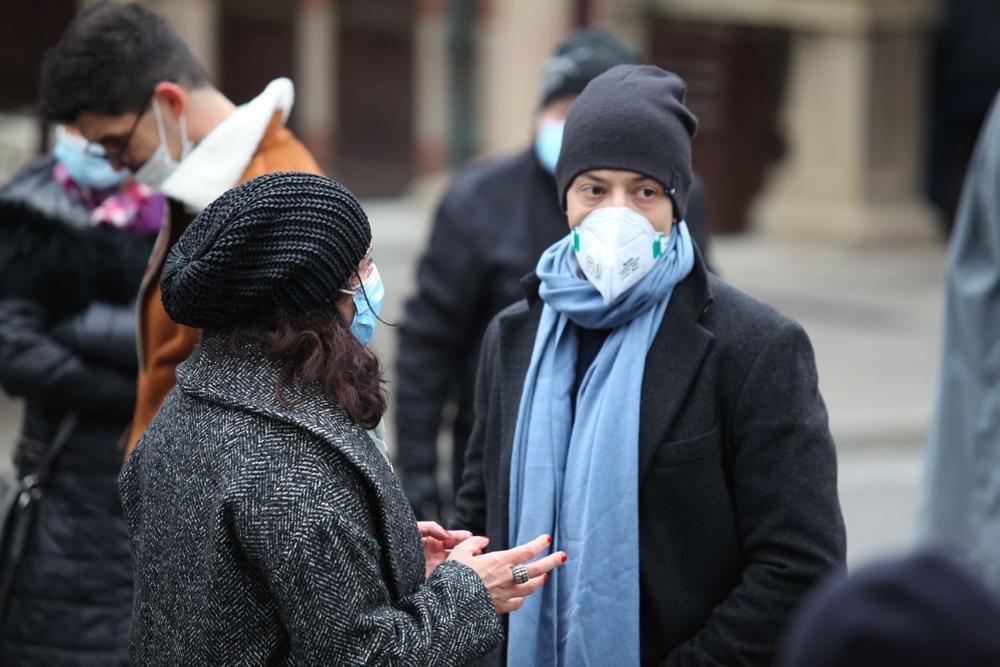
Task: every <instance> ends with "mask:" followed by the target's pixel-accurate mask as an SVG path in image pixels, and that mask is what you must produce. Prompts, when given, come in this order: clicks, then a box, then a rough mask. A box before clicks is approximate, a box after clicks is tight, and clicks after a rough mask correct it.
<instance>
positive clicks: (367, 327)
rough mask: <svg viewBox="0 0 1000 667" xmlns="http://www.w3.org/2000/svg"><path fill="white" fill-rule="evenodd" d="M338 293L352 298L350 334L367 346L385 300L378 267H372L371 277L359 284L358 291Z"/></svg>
mask: <svg viewBox="0 0 1000 667" xmlns="http://www.w3.org/2000/svg"><path fill="white" fill-rule="evenodd" d="M340 291H341V292H343V293H345V294H350V295H351V296H353V297H354V321H352V322H351V333H352V334H354V336H355V337H356V338H357V339H358V340H359V341H361V344H362V345H367V344H368V343H370V342H371V340H372V336H374V335H375V325H376V324H378V314H379V312H381V310H382V301H383V299H385V287H384V286H383V285H382V276H380V275H379V273H378V267H377V266H373V267H372V273H371V275H370V276H368V277H367V278H366V279H365V281H364V282H363V283H361V287H359V288H358V289H354V290H346V289H344V290H340Z"/></svg>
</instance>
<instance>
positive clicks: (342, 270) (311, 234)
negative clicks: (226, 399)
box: [160, 172, 372, 329]
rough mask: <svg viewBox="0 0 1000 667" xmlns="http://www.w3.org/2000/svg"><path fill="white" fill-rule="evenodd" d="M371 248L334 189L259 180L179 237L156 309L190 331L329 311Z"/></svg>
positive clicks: (309, 178) (308, 182)
mask: <svg viewBox="0 0 1000 667" xmlns="http://www.w3.org/2000/svg"><path fill="white" fill-rule="evenodd" d="M371 241H372V234H371V228H370V227H369V225H368V218H367V217H366V216H365V212H364V211H363V210H361V206H360V204H358V200H357V199H355V197H354V195H353V194H351V192H350V191H349V190H348V189H347V188H345V187H344V186H343V185H341V184H340V183H337V182H336V181H332V180H330V179H329V178H326V177H324V176H316V175H313V174H304V173H294V172H279V173H274V174H266V175H264V176H260V177H258V178H255V179H253V180H252V181H249V182H247V183H245V184H243V185H241V186H239V187H237V188H233V189H232V190H229V191H227V192H225V193H224V194H223V195H222V196H220V197H219V198H218V199H216V200H215V201H214V202H212V203H211V204H210V205H209V206H208V208H206V209H205V210H204V211H202V212H201V214H199V215H198V217H197V218H195V219H194V221H193V222H192V223H191V225H190V226H189V227H188V228H187V230H186V231H185V232H184V233H183V234H182V235H181V237H180V239H178V241H177V243H176V244H175V245H174V247H173V249H172V250H171V251H170V254H169V255H168V256H167V260H166V263H165V264H164V266H163V273H162V276H161V278H160V291H161V293H162V297H163V307H164V308H165V309H166V311H167V314H168V315H170V317H171V318H172V319H173V320H174V321H175V322H179V323H180V324H185V325H187V326H190V327H194V328H197V329H205V328H214V327H223V326H228V325H232V324H238V323H243V322H250V321H253V320H255V319H259V318H260V317H261V316H262V315H267V314H271V313H275V312H278V311H281V312H293V313H313V312H322V311H330V310H332V309H333V308H334V307H335V304H336V302H337V301H338V300H339V299H341V298H342V296H343V295H342V293H341V292H339V291H338V290H339V289H341V288H343V287H345V286H346V285H347V284H348V281H349V279H350V277H351V276H352V275H354V273H355V271H357V268H358V264H360V262H361V260H362V259H363V258H364V256H365V253H366V252H367V251H368V248H369V247H370V246H371Z"/></svg>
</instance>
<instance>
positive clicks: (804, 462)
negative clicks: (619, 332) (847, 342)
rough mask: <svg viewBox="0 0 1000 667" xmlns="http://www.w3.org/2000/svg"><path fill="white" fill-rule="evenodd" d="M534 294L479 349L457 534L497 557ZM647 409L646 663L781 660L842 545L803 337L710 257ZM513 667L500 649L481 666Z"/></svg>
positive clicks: (822, 421) (833, 477)
mask: <svg viewBox="0 0 1000 667" xmlns="http://www.w3.org/2000/svg"><path fill="white" fill-rule="evenodd" d="M526 286H527V287H528V290H529V298H528V299H527V300H526V301H522V302H520V303H518V304H515V305H513V306H511V307H510V308H508V309H506V310H505V311H503V312H502V313H500V315H498V316H497V317H496V319H494V320H493V322H492V323H491V325H490V328H489V329H488V331H487V333H486V337H485V339H484V342H483V355H482V361H481V365H480V370H479V376H478V379H477V387H476V421H475V426H474V428H473V431H472V436H471V438H470V441H469V448H468V454H467V458H466V472H465V476H464V484H463V487H462V489H461V491H460V493H459V496H458V499H457V512H458V518H459V520H458V526H457V527H460V528H466V529H469V530H472V531H474V532H477V533H483V534H485V535H487V536H488V537H490V539H491V542H490V548H491V549H505V548H507V547H508V546H509V545H508V511H507V503H508V497H509V481H510V460H511V448H512V443H513V438H514V429H515V426H516V423H517V412H518V406H519V403H520V399H521V393H522V390H523V386H524V378H525V374H526V372H527V369H528V364H529V361H530V358H531V352H532V348H533V346H534V341H535V333H536V331H537V328H538V321H539V317H540V315H541V310H542V305H543V304H542V302H541V300H540V299H539V297H538V280H537V278H534V277H532V278H529V279H526ZM638 409H639V414H640V426H639V476H640V478H639V545H640V554H639V579H640V594H641V609H640V618H641V639H642V661H643V663H644V664H649V665H654V664H663V665H669V666H671V667H680V666H682V665H683V666H688V665H691V666H693V665H725V666H726V667H737V666H740V665H762V666H763V665H769V664H771V662H772V660H773V651H774V646H775V643H776V641H777V640H778V638H779V636H780V635H781V632H782V630H783V629H784V627H785V624H786V621H787V620H788V618H789V615H790V614H791V613H792V611H793V610H794V609H795V608H796V606H797V605H798V603H799V602H800V600H801V599H802V597H803V595H804V594H805V593H806V592H807V591H809V590H810V589H811V588H812V587H813V586H814V585H815V584H816V582H817V581H819V580H820V579H821V578H823V577H825V576H826V575H828V574H830V573H831V572H832V571H834V570H837V569H838V568H841V567H842V566H843V565H844V559H845V550H846V539H845V533H844V523H843V519H842V517H841V512H840V504H839V501H838V497H837V463H836V454H835V451H834V445H833V440H832V438H831V436H830V431H829V428H828V425H827V413H826V409H825V407H824V405H823V400H822V398H821V397H820V394H819V390H818V387H817V376H816V367H815V362H814V359H813V352H812V348H811V346H810V344H809V340H808V338H807V337H806V334H805V332H804V331H803V330H802V328H801V327H799V325H797V324H796V323H795V322H793V321H791V320H790V319H788V318H787V317H784V316H782V315H781V314H779V313H778V312H777V311H775V310H774V309H772V308H770V307H769V306H766V305H764V304H762V303H760V302H758V301H755V300H754V299H752V298H750V297H749V296H747V295H745V294H743V293H741V292H739V291H738V290H736V289H734V288H733V287H731V286H729V285H727V284H726V283H724V282H722V281H721V280H719V279H718V278H716V277H715V276H713V275H710V274H708V273H707V272H706V271H705V269H704V265H703V262H702V260H701V259H700V258H699V259H698V261H697V262H696V265H695V268H694V270H693V271H692V272H691V274H690V275H689V276H688V277H687V278H686V279H685V280H684V281H682V282H681V283H680V284H679V285H678V286H677V287H676V288H675V290H674V293H673V297H672V300H671V302H670V307H669V308H668V309H667V313H666V315H665V316H664V319H663V323H662V325H661V327H660V330H659V332H658V333H657V335H656V337H655V339H654V341H653V344H652V346H651V348H650V350H649V353H648V355H647V357H646V367H645V372H644V375H643V378H642V399H641V404H640V405H639V406H638ZM556 546H557V547H558V545H556ZM569 556H570V558H572V554H569ZM556 576H558V574H557V575H556ZM504 662H505V659H504V657H503V651H502V649H501V650H500V651H497V652H495V653H494V654H492V655H491V656H489V657H488V659H487V660H486V661H485V663H486V664H503V663H504Z"/></svg>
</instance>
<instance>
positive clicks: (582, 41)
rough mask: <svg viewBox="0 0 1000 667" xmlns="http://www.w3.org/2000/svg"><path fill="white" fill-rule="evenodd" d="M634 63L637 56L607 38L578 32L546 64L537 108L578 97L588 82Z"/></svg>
mask: <svg viewBox="0 0 1000 667" xmlns="http://www.w3.org/2000/svg"><path fill="white" fill-rule="evenodd" d="M637 62H639V60H638V58H637V57H636V54H635V53H634V52H632V50H631V49H629V48H628V47H627V46H625V45H624V44H622V43H621V42H619V41H618V40H617V39H615V38H614V37H612V36H611V35H610V34H608V33H606V32H604V31H603V30H599V29H597V28H580V29H579V30H576V31H574V32H573V33H572V34H571V35H570V36H569V37H567V38H566V39H565V40H564V41H563V42H562V43H561V44H559V46H557V47H556V50H555V53H553V54H552V56H551V57H550V58H549V59H548V60H547V61H545V68H544V69H543V70H542V100H541V104H540V106H543V107H544V106H545V105H546V104H548V103H549V102H551V101H553V100H555V99H557V98H559V97H564V96H566V95H579V94H580V93H582V92H583V89H584V88H586V87H587V84H588V83H590V80H591V79H593V78H594V77H595V76H597V75H599V74H603V73H604V72H606V71H608V70H609V69H611V68H612V67H614V66H615V65H628V64H632V63H637Z"/></svg>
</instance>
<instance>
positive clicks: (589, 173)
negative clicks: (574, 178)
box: [580, 171, 608, 185]
mask: <svg viewBox="0 0 1000 667" xmlns="http://www.w3.org/2000/svg"><path fill="white" fill-rule="evenodd" d="M580 176H582V177H583V178H589V179H590V180H592V181H597V182H598V183H603V184H605V185H607V183H608V180H607V179H604V178H601V177H600V176H598V175H597V174H595V173H594V172H592V171H585V172H583V173H582V174H580Z"/></svg>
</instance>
